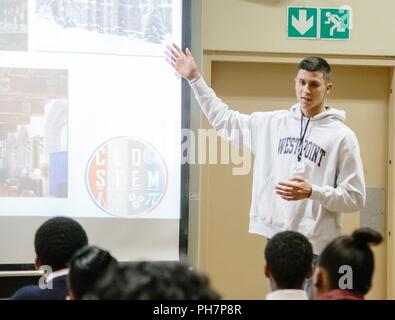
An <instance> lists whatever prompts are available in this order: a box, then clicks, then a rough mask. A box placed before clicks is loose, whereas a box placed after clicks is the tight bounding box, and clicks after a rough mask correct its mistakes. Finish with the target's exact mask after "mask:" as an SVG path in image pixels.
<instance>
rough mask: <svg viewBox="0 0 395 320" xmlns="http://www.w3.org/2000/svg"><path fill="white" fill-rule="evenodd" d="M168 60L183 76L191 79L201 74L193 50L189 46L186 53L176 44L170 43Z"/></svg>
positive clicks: (167, 52)
mask: <svg viewBox="0 0 395 320" xmlns="http://www.w3.org/2000/svg"><path fill="white" fill-rule="evenodd" d="M165 53H166V61H167V62H168V63H169V64H170V65H171V66H172V67H173V68H174V70H176V71H177V73H179V74H180V75H181V76H182V77H184V78H185V79H187V80H189V81H191V80H193V79H195V78H196V77H198V76H199V70H198V68H197V66H196V63H195V59H194V58H193V56H192V53H191V51H189V49H188V48H187V49H186V51H185V53H184V52H183V51H182V50H181V49H180V48H179V47H178V46H177V45H176V44H174V43H173V44H172V45H168V46H167V50H166V52H165Z"/></svg>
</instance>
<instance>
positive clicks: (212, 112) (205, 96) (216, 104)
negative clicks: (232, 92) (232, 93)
mask: <svg viewBox="0 0 395 320" xmlns="http://www.w3.org/2000/svg"><path fill="white" fill-rule="evenodd" d="M190 85H191V88H192V90H193V92H194V94H195V98H196V100H197V102H198V103H199V105H200V107H201V109H202V111H203V113H204V115H205V116H206V118H207V120H208V121H209V122H210V124H211V125H212V126H213V127H214V128H215V129H216V130H217V131H218V133H219V134H220V135H221V136H222V137H224V138H225V139H228V140H230V141H232V142H236V143H238V144H239V145H242V146H244V147H247V148H248V149H250V150H251V151H252V152H254V153H255V147H254V141H253V140H254V139H253V136H252V135H253V132H254V131H255V129H254V127H255V126H256V125H255V123H256V116H255V115H256V114H254V113H253V114H252V115H247V114H242V113H240V112H238V111H234V110H230V109H229V106H228V105H226V104H225V103H224V102H222V101H221V99H219V98H218V97H217V96H216V94H215V92H214V90H212V89H211V88H210V87H209V86H208V85H207V84H206V82H205V81H204V79H203V77H199V78H198V79H196V80H193V81H191V82H190Z"/></svg>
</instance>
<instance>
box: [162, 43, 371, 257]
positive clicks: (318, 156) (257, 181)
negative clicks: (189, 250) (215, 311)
mask: <svg viewBox="0 0 395 320" xmlns="http://www.w3.org/2000/svg"><path fill="white" fill-rule="evenodd" d="M166 53H167V61H168V62H169V63H170V64H171V65H172V66H173V67H174V69H175V70H176V71H177V72H178V73H179V74H180V75H181V76H182V77H184V78H185V79H186V80H188V81H189V84H190V86H191V88H192V90H193V92H194V94H195V98H196V99H197V101H198V102H199V104H200V106H201V109H202V111H203V113H204V114H205V115H206V117H207V119H208V120H209V122H210V123H211V124H212V125H213V126H214V127H215V128H216V129H217V130H218V131H220V132H221V133H222V134H224V135H226V136H228V137H234V136H237V135H235V134H234V131H235V130H238V132H239V134H241V135H242V138H243V144H244V146H245V147H247V148H249V149H250V150H251V151H252V152H253V153H254V155H255V163H254V172H253V187H252V203H251V209H250V226H249V231H250V232H251V233H256V234H260V235H262V236H264V237H266V238H272V237H273V236H274V235H275V234H277V233H278V232H281V231H285V230H293V231H297V232H300V233H302V234H303V235H305V236H306V237H307V238H308V239H309V240H310V242H311V243H312V245H313V251H314V254H316V255H319V254H320V253H321V251H322V250H323V248H324V247H325V245H326V244H328V243H329V242H330V241H331V240H332V239H334V238H335V237H336V236H338V235H340V224H339V218H340V214H341V212H354V211H358V210H359V209H360V208H361V207H362V206H363V205H364V202H365V182H364V176H363V166H362V160H361V156H360V151H359V145H358V140H357V138H356V136H355V134H354V132H353V131H352V130H351V129H350V128H348V127H347V126H346V125H345V124H344V121H345V112H344V111H340V110H337V109H335V108H332V107H329V106H326V105H325V98H326V95H327V94H328V93H329V92H330V90H331V89H332V84H331V82H330V73H331V68H330V66H329V64H328V63H327V62H326V61H325V60H324V59H322V58H319V57H307V58H305V59H303V60H302V61H301V62H300V64H299V68H298V72H297V75H296V78H295V92H296V98H297V102H298V103H297V104H295V105H294V106H292V107H291V108H290V109H289V110H280V111H273V112H254V113H253V114H251V115H246V114H241V113H239V112H237V111H233V110H230V109H229V107H228V106H227V105H226V104H225V103H223V102H222V101H221V100H220V99H219V98H218V97H217V96H216V95H215V92H214V91H213V90H212V89H211V88H209V87H208V86H207V84H206V83H205V81H204V79H203V78H202V77H201V76H200V74H199V71H198V68H197V67H196V63H195V61H194V58H193V56H192V54H191V52H190V51H189V50H188V49H186V52H185V53H184V52H183V51H182V50H181V49H180V48H179V47H177V46H176V45H175V44H173V45H171V46H168V50H167V52H166ZM249 138H250V139H249Z"/></svg>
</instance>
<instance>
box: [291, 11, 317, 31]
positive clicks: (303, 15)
mask: <svg viewBox="0 0 395 320" xmlns="http://www.w3.org/2000/svg"><path fill="white" fill-rule="evenodd" d="M313 24H314V17H310V19H308V20H307V11H306V10H300V11H299V20H298V19H296V18H295V17H294V16H292V26H293V27H294V28H295V29H296V30H298V32H299V33H300V34H301V35H304V34H305V33H306V32H307V31H309V30H310V29H311V27H312V26H313Z"/></svg>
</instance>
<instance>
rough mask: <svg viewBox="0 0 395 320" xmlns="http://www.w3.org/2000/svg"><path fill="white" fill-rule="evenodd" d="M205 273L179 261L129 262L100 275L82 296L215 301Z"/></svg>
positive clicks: (217, 297) (120, 298)
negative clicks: (105, 274)
mask: <svg viewBox="0 0 395 320" xmlns="http://www.w3.org/2000/svg"><path fill="white" fill-rule="evenodd" d="M219 298H220V296H219V295H218V294H217V293H216V292H215V291H214V290H213V289H211V288H210V282H209V279H208V277H207V276H205V275H203V274H201V273H198V272H196V271H194V270H191V268H190V267H189V266H188V265H187V264H184V263H181V262H147V261H140V262H132V263H129V264H127V265H123V266H121V267H120V268H119V269H118V270H116V271H115V272H113V273H112V274H111V275H110V274H108V276H106V277H104V278H102V280H101V281H100V282H99V283H98V284H97V286H96V287H95V288H94V289H93V290H92V291H91V292H90V293H88V294H87V295H85V296H84V299H88V300H90V299H99V300H217V299H219Z"/></svg>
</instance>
